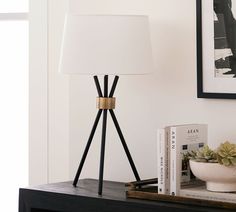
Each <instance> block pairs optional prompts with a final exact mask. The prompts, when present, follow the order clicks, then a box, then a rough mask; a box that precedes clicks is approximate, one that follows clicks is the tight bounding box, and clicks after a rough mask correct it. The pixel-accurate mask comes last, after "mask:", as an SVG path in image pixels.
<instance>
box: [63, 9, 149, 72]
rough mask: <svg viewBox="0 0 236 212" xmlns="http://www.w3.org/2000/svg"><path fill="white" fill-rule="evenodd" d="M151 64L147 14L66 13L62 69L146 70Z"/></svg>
mask: <svg viewBox="0 0 236 212" xmlns="http://www.w3.org/2000/svg"><path fill="white" fill-rule="evenodd" d="M152 65H153V63H152V51H151V42H150V33H149V21H148V17H147V16H141V15H137V16H136V15H77V14H67V16H66V19H65V26H64V35H63V41H62V49H61V60H60V72H62V73H66V74H88V75H90V74H91V75H92V74H94V75H123V74H147V73H150V72H152V69H153V66H152Z"/></svg>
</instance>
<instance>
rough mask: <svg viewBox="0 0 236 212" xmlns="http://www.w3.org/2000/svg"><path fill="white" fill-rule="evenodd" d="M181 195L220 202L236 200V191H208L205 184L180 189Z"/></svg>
mask: <svg viewBox="0 0 236 212" xmlns="http://www.w3.org/2000/svg"><path fill="white" fill-rule="evenodd" d="M179 195H180V196H183V197H189V198H196V199H204V200H212V201H220V202H231V203H235V202H236V193H220V192H212V191H207V190H206V187H205V186H199V187H192V188H191V187H190V188H184V189H180V193H179Z"/></svg>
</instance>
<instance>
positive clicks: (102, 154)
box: [98, 110, 107, 195]
mask: <svg viewBox="0 0 236 212" xmlns="http://www.w3.org/2000/svg"><path fill="white" fill-rule="evenodd" d="M106 128H107V110H103V124H102V143H101V156H100V169H99V185H98V194H99V195H101V194H102V187H103V172H104V159H105V143H106Z"/></svg>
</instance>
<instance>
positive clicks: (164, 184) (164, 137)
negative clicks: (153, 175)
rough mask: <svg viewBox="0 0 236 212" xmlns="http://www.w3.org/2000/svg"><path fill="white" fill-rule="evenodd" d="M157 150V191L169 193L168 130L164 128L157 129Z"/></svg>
mask: <svg viewBox="0 0 236 212" xmlns="http://www.w3.org/2000/svg"><path fill="white" fill-rule="evenodd" d="M157 152H158V160H157V164H158V166H157V167H158V174H157V176H158V193H159V194H169V192H170V179H169V176H170V174H169V172H170V169H169V160H170V157H169V155H170V151H169V131H168V130H167V129H166V128H165V129H164V128H162V129H158V130H157Z"/></svg>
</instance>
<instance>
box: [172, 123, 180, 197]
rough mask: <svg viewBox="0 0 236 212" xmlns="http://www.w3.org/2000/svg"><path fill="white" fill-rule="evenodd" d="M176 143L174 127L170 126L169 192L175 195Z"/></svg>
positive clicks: (176, 183)
mask: <svg viewBox="0 0 236 212" xmlns="http://www.w3.org/2000/svg"><path fill="white" fill-rule="evenodd" d="M177 159H178V158H177V144H176V127H171V128H170V194H171V195H173V196H175V195H177V193H178V191H177V185H178V182H177V172H178V170H177ZM179 183H180V182H179Z"/></svg>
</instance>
